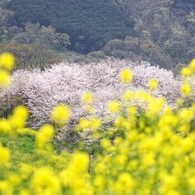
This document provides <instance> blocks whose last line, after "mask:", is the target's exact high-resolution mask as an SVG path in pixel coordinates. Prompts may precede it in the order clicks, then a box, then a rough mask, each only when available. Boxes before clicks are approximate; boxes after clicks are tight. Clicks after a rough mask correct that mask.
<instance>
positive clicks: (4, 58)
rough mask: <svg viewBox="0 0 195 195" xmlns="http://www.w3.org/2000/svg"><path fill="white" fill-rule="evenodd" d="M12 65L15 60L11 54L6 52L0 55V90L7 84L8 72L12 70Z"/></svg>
mask: <svg viewBox="0 0 195 195" xmlns="http://www.w3.org/2000/svg"><path fill="white" fill-rule="evenodd" d="M14 64H15V58H14V56H13V54H11V53H8V52H5V53H2V54H0V88H2V87H6V86H7V85H8V84H9V82H10V80H9V72H10V71H11V70H12V69H13V67H14Z"/></svg>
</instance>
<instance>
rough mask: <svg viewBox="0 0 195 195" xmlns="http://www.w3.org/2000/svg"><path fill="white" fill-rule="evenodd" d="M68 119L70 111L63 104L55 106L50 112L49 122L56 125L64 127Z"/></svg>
mask: <svg viewBox="0 0 195 195" xmlns="http://www.w3.org/2000/svg"><path fill="white" fill-rule="evenodd" d="M69 119H70V110H69V108H68V106H66V105H64V104H57V105H56V106H55V107H54V108H53V109H52V112H51V120H52V121H53V122H54V123H56V124H58V125H61V126H62V125H65V124H66V123H67V122H68V120H69Z"/></svg>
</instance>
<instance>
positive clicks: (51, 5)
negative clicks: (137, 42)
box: [10, 0, 133, 53]
mask: <svg viewBox="0 0 195 195" xmlns="http://www.w3.org/2000/svg"><path fill="white" fill-rule="evenodd" d="M10 8H11V9H12V10H14V11H15V13H16V14H15V20H16V22H17V24H18V25H20V26H22V25H24V24H25V23H26V22H34V23H36V22H39V23H40V24H41V25H44V26H48V25H52V26H53V27H54V28H55V29H56V30H57V31H59V32H66V33H68V34H69V35H70V39H71V43H72V44H71V48H73V49H75V50H76V51H79V52H82V53H88V52H90V51H93V50H97V49H101V47H103V46H104V44H105V43H106V42H108V41H109V40H111V39H115V38H118V39H123V38H125V37H126V36H127V35H131V34H132V33H133V21H132V20H130V19H129V18H128V17H127V16H125V13H124V12H123V11H122V10H121V9H120V8H119V7H117V6H116V5H114V3H113V1H112V0H106V1H105V0H98V1H96V0H58V1H53V0H46V1H41V0H33V1H32V0H14V1H12V3H11V4H10ZM24 8H25V9H24Z"/></svg>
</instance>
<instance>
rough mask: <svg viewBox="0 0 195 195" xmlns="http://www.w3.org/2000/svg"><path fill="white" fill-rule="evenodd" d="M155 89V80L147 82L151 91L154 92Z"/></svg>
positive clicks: (156, 84) (156, 82) (156, 85)
mask: <svg viewBox="0 0 195 195" xmlns="http://www.w3.org/2000/svg"><path fill="white" fill-rule="evenodd" d="M157 87H158V81H157V80H155V79H151V80H149V82H148V88H149V89H150V90H151V91H153V90H155V89H156V88H157Z"/></svg>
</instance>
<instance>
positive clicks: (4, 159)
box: [0, 145, 10, 165]
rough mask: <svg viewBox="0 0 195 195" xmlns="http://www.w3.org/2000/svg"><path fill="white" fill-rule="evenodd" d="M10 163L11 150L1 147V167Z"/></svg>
mask: <svg viewBox="0 0 195 195" xmlns="http://www.w3.org/2000/svg"><path fill="white" fill-rule="evenodd" d="M9 161H10V151H9V149H7V148H5V147H3V146H1V145H0V165H6V164H7V163H9Z"/></svg>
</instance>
